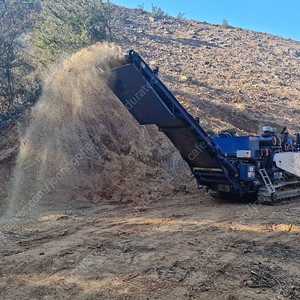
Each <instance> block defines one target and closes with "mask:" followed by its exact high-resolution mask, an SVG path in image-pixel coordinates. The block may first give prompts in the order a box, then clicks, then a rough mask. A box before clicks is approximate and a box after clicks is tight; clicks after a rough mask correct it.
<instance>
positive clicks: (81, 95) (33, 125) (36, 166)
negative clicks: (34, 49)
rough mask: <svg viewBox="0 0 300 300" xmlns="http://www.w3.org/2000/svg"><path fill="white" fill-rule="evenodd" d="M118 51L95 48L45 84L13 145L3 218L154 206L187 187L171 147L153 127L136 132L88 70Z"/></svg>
mask: <svg viewBox="0 0 300 300" xmlns="http://www.w3.org/2000/svg"><path fill="white" fill-rule="evenodd" d="M119 51H120V50H119V49H118V48H117V47H115V46H113V45H109V44H105V45H103V44H96V45H94V46H92V47H89V48H87V49H84V50H82V51H80V52H79V53H77V54H75V55H73V56H72V57H71V58H70V59H68V60H67V61H66V62H65V63H64V64H63V66H62V67H61V68H60V69H59V70H57V71H56V72H55V73H54V74H53V75H52V76H51V77H50V78H49V80H48V81H47V83H46V85H45V87H44V91H43V93H42V96H41V98H40V100H39V101H38V103H37V105H36V106H35V108H34V109H33V111H32V118H31V122H30V124H29V126H28V128H27V129H26V131H25V134H24V136H23V137H22V139H21V146H20V151H19V156H18V159H17V162H16V167H15V170H14V176H13V182H12V183H11V187H10V191H11V192H10V195H9V198H8V199H9V201H8V202H9V203H8V213H9V214H10V215H11V214H13V215H18V216H24V215H27V214H28V213H32V212H39V211H41V210H44V209H47V210H48V209H53V208H56V209H61V208H66V207H69V205H71V206H72V207H74V205H76V203H80V205H84V203H86V201H87V200H88V201H92V202H94V203H95V202H98V201H101V200H103V199H109V200H110V201H111V202H112V201H116V202H128V201H131V202H135V201H148V200H151V199H154V198H155V199H156V200H157V199H159V197H160V196H166V195H168V194H170V193H173V192H174V190H180V189H182V188H183V189H184V185H185V184H187V183H188V181H190V179H191V177H190V173H189V170H188V168H187V166H186V165H185V163H184V162H183V161H182V159H181V158H180V156H179V154H178V153H177V151H176V150H175V148H174V147H173V146H172V144H171V143H170V142H169V141H168V140H167V139H166V138H165V137H164V136H163V135H162V134H160V133H158V132H157V129H156V128H154V127H141V126H140V125H139V124H138V123H137V122H136V121H135V120H134V119H133V117H132V116H131V115H130V113H129V112H128V111H127V110H126V108H125V107H124V106H123V105H122V104H121V102H120V101H119V100H118V99H117V98H116V97H115V96H114V95H113V94H112V92H111V91H110V90H109V89H108V88H107V86H106V85H105V83H104V82H103V80H102V79H101V77H100V76H99V74H98V72H97V70H96V68H95V65H96V64H97V63H98V62H99V61H100V60H101V59H103V58H105V57H107V56H109V55H113V54H115V53H116V52H119ZM179 170H180V172H179Z"/></svg>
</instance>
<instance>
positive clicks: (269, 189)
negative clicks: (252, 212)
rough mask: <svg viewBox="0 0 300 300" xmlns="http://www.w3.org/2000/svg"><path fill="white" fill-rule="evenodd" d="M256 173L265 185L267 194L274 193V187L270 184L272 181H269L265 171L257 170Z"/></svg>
mask: <svg viewBox="0 0 300 300" xmlns="http://www.w3.org/2000/svg"><path fill="white" fill-rule="evenodd" d="M258 172H259V174H260V176H261V178H262V179H263V181H264V184H265V186H266V188H267V190H268V192H269V193H270V194H273V193H275V188H274V185H273V183H272V181H271V179H270V177H269V175H268V173H267V171H266V169H259V170H258Z"/></svg>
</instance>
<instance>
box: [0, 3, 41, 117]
mask: <svg viewBox="0 0 300 300" xmlns="http://www.w3.org/2000/svg"><path fill="white" fill-rule="evenodd" d="M36 5H37V4H36V3H35V2H34V1H26V0H23V1H22V0H21V1H20V0H18V1H16V0H0V112H2V113H3V112H5V111H7V110H9V109H10V108H11V107H12V106H14V105H18V104H20V103H21V102H22V101H23V98H24V95H25V94H26V92H27V90H28V84H29V82H28V78H27V77H28V75H29V74H30V73H31V72H32V71H34V67H33V66H32V64H31V62H30V60H29V59H26V51H27V47H25V43H26V38H28V37H26V34H27V35H28V33H29V32H31V31H32V29H33V14H34V11H35V9H36ZM29 36H30V35H29Z"/></svg>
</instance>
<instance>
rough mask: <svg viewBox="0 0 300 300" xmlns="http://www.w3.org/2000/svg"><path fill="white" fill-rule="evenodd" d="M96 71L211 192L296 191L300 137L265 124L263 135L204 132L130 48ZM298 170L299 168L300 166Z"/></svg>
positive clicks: (262, 194) (285, 195)
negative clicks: (161, 133) (165, 138)
mask: <svg viewBox="0 0 300 300" xmlns="http://www.w3.org/2000/svg"><path fill="white" fill-rule="evenodd" d="M97 69H98V70H99V71H100V75H101V76H102V77H103V78H104V80H105V81H106V83H107V85H108V86H109V88H110V89H111V90H112V91H113V92H114V93H115V95H116V96H117V97H118V98H119V99H120V101H121V102H122V103H123V104H124V105H125V107H126V108H127V109H128V111H129V112H130V113H131V114H132V115H133V116H134V117H135V119H136V120H137V121H138V122H139V123H140V124H141V125H146V124H155V125H156V126H157V127H158V129H159V131H161V132H163V133H164V134H165V135H166V136H167V137H168V138H169V139H170V141H171V142H172V143H173V144H174V146H175V147H176V148H177V149H178V151H179V152H180V154H181V156H182V158H183V159H184V160H185V161H186V162H187V164H188V165H189V167H190V169H191V171H192V173H193V175H194V176H195V178H196V181H197V185H198V187H199V188H200V187H203V186H206V187H207V189H208V191H209V192H210V194H211V195H212V196H215V197H221V198H228V197H233V196H239V197H249V196H250V197H253V198H256V199H258V200H259V201H260V202H262V203H268V204H274V203H276V202H278V201H280V200H284V199H290V198H293V197H296V196H298V195H300V181H299V178H300V171H299V170H298V165H297V160H298V159H299V162H300V152H299V148H300V145H299V143H300V137H299V134H297V136H296V140H295V139H294V138H293V137H291V136H289V135H288V133H287V132H286V130H285V129H284V130H283V131H282V133H281V136H278V135H277V134H276V131H275V129H274V128H271V127H269V126H265V127H263V130H262V131H263V132H262V135H261V136H236V134H235V133H234V132H232V131H226V130H225V131H221V132H219V133H215V134H208V133H206V132H205V131H204V130H203V128H202V127H201V126H200V125H199V121H198V119H195V118H193V117H192V116H191V115H190V114H189V113H188V112H187V111H186V110H185V109H184V108H183V107H182V105H181V104H180V103H179V102H178V101H177V100H176V99H175V97H174V96H173V94H172V93H171V92H170V91H169V90H168V89H167V87H166V86H165V85H164V84H163V83H162V82H161V81H160V80H159V78H158V75H157V73H158V68H156V69H154V70H151V69H150V67H149V66H148V65H147V64H146V63H145V62H144V60H143V59H142V58H141V57H140V56H139V55H138V53H136V52H135V51H133V50H130V51H128V52H127V53H126V54H125V55H121V56H117V57H109V58H107V59H105V60H104V61H102V62H100V63H99V64H98V65H97ZM299 169H300V168H299Z"/></svg>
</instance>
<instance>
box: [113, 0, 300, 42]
mask: <svg viewBox="0 0 300 300" xmlns="http://www.w3.org/2000/svg"><path fill="white" fill-rule="evenodd" d="M112 2H114V3H115V4H118V5H121V6H126V7H129V8H137V7H138V5H142V4H144V9H145V10H147V11H151V7H152V4H153V5H155V6H159V7H161V8H162V9H163V10H164V11H165V12H166V13H167V14H169V15H171V16H177V15H178V13H179V12H182V13H185V17H186V18H188V19H194V20H197V21H206V22H208V23H213V24H221V22H222V20H223V19H226V20H227V21H228V23H229V25H231V26H235V27H242V28H246V29H251V30H255V31H261V32H267V33H272V34H275V35H280V36H283V37H285V38H291V39H294V40H297V41H300V0H189V1H187V0H186V1H183V0H173V1H172V0H152V1H143V0H112Z"/></svg>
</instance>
